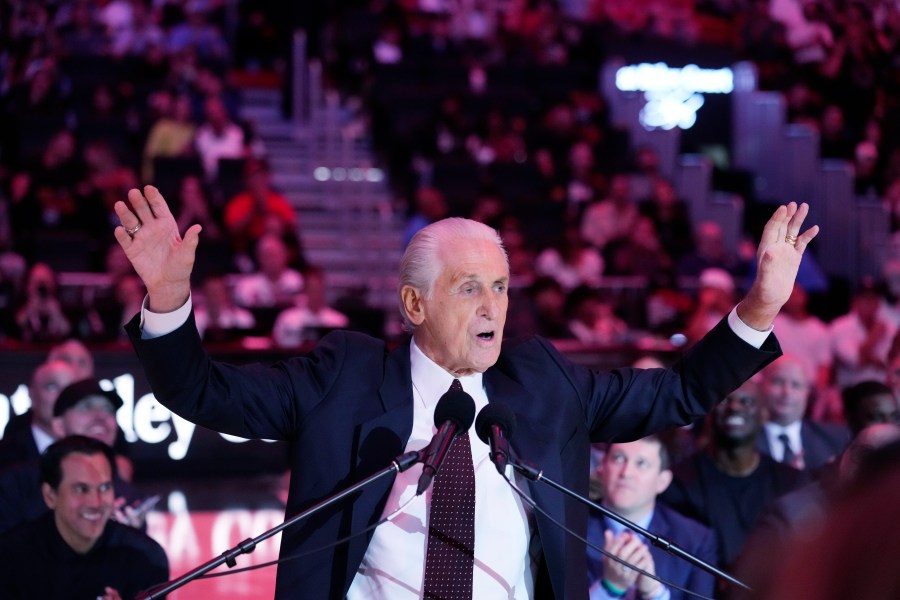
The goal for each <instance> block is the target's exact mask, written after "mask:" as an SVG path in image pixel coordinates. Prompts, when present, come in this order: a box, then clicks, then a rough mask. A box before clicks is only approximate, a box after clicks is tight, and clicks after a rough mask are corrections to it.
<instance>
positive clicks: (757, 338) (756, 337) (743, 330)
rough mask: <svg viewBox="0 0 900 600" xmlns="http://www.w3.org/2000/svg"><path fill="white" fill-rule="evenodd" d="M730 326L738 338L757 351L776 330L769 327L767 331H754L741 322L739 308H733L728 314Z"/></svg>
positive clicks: (771, 326)
mask: <svg viewBox="0 0 900 600" xmlns="http://www.w3.org/2000/svg"><path fill="white" fill-rule="evenodd" d="M728 326H729V327H731V330H732V331H733V332H734V334H735V335H736V336H738V337H739V338H741V339H742V340H744V341H745V342H747V343H748V344H750V345H751V346H753V347H754V348H757V349H759V348H762V345H763V343H765V341H766V338H768V337H769V334H770V333H772V330H773V329H774V328H775V327H774V326H773V325H769V328H768V329H766V330H765V331H760V330H759V329H753V328H752V327H750V326H749V325H747V324H746V323H744V322H743V321H741V318H740V317H739V316H738V314H737V306H735V307H734V308H732V309H731V312H730V313H728Z"/></svg>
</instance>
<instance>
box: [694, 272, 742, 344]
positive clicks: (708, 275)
mask: <svg viewBox="0 0 900 600" xmlns="http://www.w3.org/2000/svg"><path fill="white" fill-rule="evenodd" d="M698 283H699V289H698V290H697V303H696V305H695V306H694V310H693V312H692V313H691V315H690V316H689V317H688V320H687V325H686V326H685V335H686V336H687V338H688V341H690V342H691V343H693V342H696V341H697V340H699V339H700V338H702V337H703V336H704V335H706V333H707V332H708V331H709V330H710V329H712V328H713V327H715V326H716V323H718V322H719V321H721V320H722V319H723V318H724V317H725V315H727V314H728V312H729V311H730V310H731V309H732V307H734V279H732V277H731V275H730V274H729V273H728V271H725V270H724V269H718V268H709V269H704V270H703V271H702V272H701V273H700V280H699V282H698Z"/></svg>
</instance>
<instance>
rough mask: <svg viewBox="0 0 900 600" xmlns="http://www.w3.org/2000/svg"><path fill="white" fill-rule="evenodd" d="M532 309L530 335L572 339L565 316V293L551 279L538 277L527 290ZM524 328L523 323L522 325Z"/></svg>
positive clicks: (557, 283)
mask: <svg viewBox="0 0 900 600" xmlns="http://www.w3.org/2000/svg"><path fill="white" fill-rule="evenodd" d="M528 297H529V299H530V300H531V307H532V317H533V321H532V325H533V329H532V330H531V332H530V333H536V334H537V335H540V336H543V337H546V338H549V339H551V340H553V339H557V340H558V339H572V338H573V337H574V335H573V334H572V331H571V330H570V329H569V325H568V320H569V319H568V316H567V315H566V314H565V305H566V293H565V291H564V290H563V288H562V286H561V285H560V284H559V282H558V281H556V280H555V279H553V278H551V277H538V278H537V279H536V280H535V281H534V283H532V284H531V286H529V288H528ZM522 326H523V328H524V326H525V325H524V323H523V324H522Z"/></svg>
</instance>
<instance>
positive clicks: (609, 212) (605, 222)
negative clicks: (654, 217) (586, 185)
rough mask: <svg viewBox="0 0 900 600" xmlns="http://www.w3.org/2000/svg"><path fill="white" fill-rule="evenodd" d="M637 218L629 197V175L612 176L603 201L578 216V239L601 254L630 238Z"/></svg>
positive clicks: (637, 215) (637, 214) (592, 205)
mask: <svg viewBox="0 0 900 600" xmlns="http://www.w3.org/2000/svg"><path fill="white" fill-rule="evenodd" d="M639 216H640V213H638V210H637V207H636V206H635V204H634V202H633V200H632V197H631V187H630V180H629V179H628V176H627V175H622V174H620V175H615V176H613V178H612V180H611V181H610V184H609V194H608V195H607V196H606V198H604V199H603V200H600V201H599V202H594V203H592V204H590V205H589V206H588V207H587V208H586V209H585V211H584V215H583V216H582V217H581V237H582V238H584V240H585V241H586V242H587V243H588V244H590V245H591V246H593V247H594V248H596V249H597V250H599V251H600V252H605V250H606V248H607V246H608V245H609V244H610V243H612V242H616V241H619V240H625V239H628V238H630V237H631V235H632V234H633V232H634V228H635V226H636V225H637V221H638V218H639Z"/></svg>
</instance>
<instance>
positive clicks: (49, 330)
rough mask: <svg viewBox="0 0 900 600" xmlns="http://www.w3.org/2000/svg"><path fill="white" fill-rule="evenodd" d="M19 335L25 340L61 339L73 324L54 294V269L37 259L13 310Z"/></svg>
mask: <svg viewBox="0 0 900 600" xmlns="http://www.w3.org/2000/svg"><path fill="white" fill-rule="evenodd" d="M15 314H16V327H17V328H18V332H19V337H20V338H21V339H22V340H24V341H26V342H53V341H60V340H62V339H63V338H65V337H66V336H67V335H69V332H70V331H71V329H72V325H71V323H70V322H69V318H68V317H67V316H66V315H65V314H64V312H63V307H62V303H61V302H60V300H59V297H58V295H57V283H56V273H55V272H54V271H53V269H51V268H50V267H49V266H48V265H46V264H44V263H37V264H35V265H33V266H32V267H31V269H30V270H29V271H28V277H27V279H26V283H25V299H24V301H23V302H22V303H21V304H20V306H19V308H18V309H17V310H16V313H15Z"/></svg>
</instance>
